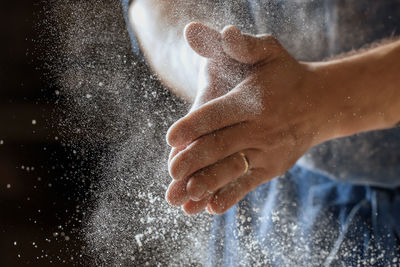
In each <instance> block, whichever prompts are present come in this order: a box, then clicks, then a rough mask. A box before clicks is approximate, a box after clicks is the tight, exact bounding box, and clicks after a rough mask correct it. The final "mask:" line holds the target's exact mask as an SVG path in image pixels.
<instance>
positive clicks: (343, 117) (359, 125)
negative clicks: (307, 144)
mask: <svg viewBox="0 0 400 267" xmlns="http://www.w3.org/2000/svg"><path fill="white" fill-rule="evenodd" d="M312 68H314V70H315V72H316V77H317V80H319V86H320V89H321V90H320V92H321V99H322V101H323V102H324V103H321V105H324V104H325V105H327V106H329V105H330V103H336V105H337V104H339V106H337V107H336V110H339V112H338V111H335V112H333V109H332V112H330V114H327V116H326V117H327V119H328V120H329V125H330V126H331V127H327V128H328V129H329V128H331V129H330V130H332V129H335V130H334V131H335V135H336V137H340V136H346V135H352V134H355V133H358V132H364V131H369V130H377V129H384V128H391V127H393V126H394V125H395V124H396V123H397V122H399V121H400V41H394V42H392V43H390V44H386V45H382V46H379V47H377V48H374V49H371V50H369V51H367V52H362V53H359V54H356V55H353V56H350V57H347V58H343V59H340V60H333V61H329V62H325V63H315V64H312ZM327 90H330V91H334V92H335V95H334V99H332V94H325V95H330V98H329V99H328V98H324V92H326V91H327ZM338 108H339V109H338Z"/></svg>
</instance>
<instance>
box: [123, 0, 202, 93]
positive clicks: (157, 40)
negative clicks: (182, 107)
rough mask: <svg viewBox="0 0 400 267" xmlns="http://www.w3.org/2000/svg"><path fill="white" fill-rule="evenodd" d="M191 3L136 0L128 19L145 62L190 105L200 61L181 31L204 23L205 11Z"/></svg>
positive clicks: (174, 0)
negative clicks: (192, 23) (191, 25)
mask: <svg viewBox="0 0 400 267" xmlns="http://www.w3.org/2000/svg"><path fill="white" fill-rule="evenodd" d="M192 5H193V1H187V0H186V1H184V0H169V1H165V0H135V1H134V2H133V3H132V4H131V7H130V11H129V17H130V22H131V26H132V27H133V29H134V31H135V33H136V35H137V37H138V40H139V43H140V46H141V50H142V51H143V53H144V55H145V57H146V60H147V61H148V63H149V64H150V66H151V68H152V69H153V71H154V72H155V73H157V74H158V76H159V77H160V79H161V81H162V82H163V83H164V84H165V85H166V86H167V87H169V88H170V90H171V91H172V92H174V93H175V94H177V95H179V96H181V97H182V98H184V99H186V100H189V101H193V100H194V98H195V96H196V89H197V79H198V75H199V69H200V64H201V61H202V58H201V57H200V56H199V55H197V54H196V53H195V52H194V51H193V50H192V49H191V48H190V47H189V46H188V44H187V43H186V41H185V40H184V37H183V30H184V27H185V26H186V25H187V24H188V23H189V22H191V21H194V20H195V21H205V22H207V19H206V16H205V12H204V11H205V9H204V8H203V9H202V10H199V9H196V8H193V6H192Z"/></svg>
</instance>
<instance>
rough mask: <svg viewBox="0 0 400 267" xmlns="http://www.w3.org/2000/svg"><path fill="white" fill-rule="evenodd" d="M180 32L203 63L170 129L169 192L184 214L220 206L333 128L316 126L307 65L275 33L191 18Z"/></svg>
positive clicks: (318, 114) (316, 105)
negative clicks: (189, 99)
mask: <svg viewBox="0 0 400 267" xmlns="http://www.w3.org/2000/svg"><path fill="white" fill-rule="evenodd" d="M185 37H186V40H187V42H188V44H189V45H190V46H191V48H192V49H193V50H194V51H195V52H196V53H197V54H199V55H200V56H203V57H204V65H203V67H202V70H201V73H200V77H199V88H198V95H197V98H196V100H195V102H194V105H193V108H192V109H191V111H190V112H189V113H188V114H187V115H186V116H184V117H183V118H181V119H180V120H179V121H177V122H176V123H175V124H174V125H173V126H172V127H171V128H170V129H169V131H168V134H167V141H168V144H169V145H170V146H172V151H171V154H170V158H169V171H170V174H171V176H172V177H173V181H172V183H171V184H170V186H169V188H168V191H167V196H166V198H167V200H168V202H169V203H170V204H171V205H174V206H183V209H184V210H185V212H186V213H188V214H196V213H199V212H201V211H202V210H204V209H206V211H208V212H209V213H211V214H222V213H224V212H226V211H227V210H228V209H229V208H231V207H232V206H233V205H235V204H236V203H237V202H239V201H240V200H241V199H242V198H244V197H245V195H246V194H247V193H249V192H251V191H252V190H254V189H255V188H256V187H257V186H259V185H260V184H263V183H266V182H268V181H269V180H271V179H272V178H274V177H277V176H279V175H281V174H283V173H285V172H286V171H287V170H288V169H289V168H291V166H293V164H294V163H295V162H296V161H297V160H298V159H299V157H301V156H302V155H303V154H304V153H305V152H306V151H307V150H308V149H309V148H311V147H312V146H314V145H316V144H318V143H321V142H322V141H325V140H327V139H330V138H332V137H333V134H332V133H328V132H327V131H325V133H323V132H322V131H321V130H322V128H323V127H322V126H323V124H324V123H323V122H324V120H325V117H324V114H326V113H324V108H323V107H324V105H321V99H320V98H319V95H320V94H319V93H318V91H319V90H320V86H319V84H318V82H315V81H316V80H318V79H315V78H314V77H313V75H314V74H313V71H312V66H311V65H310V64H308V63H301V62H298V61H297V60H295V59H294V58H293V57H292V56H291V55H290V54H289V53H288V52H287V51H286V50H285V49H284V48H283V47H282V46H281V45H280V43H279V42H278V41H277V40H276V39H275V38H273V37H272V36H269V35H257V36H252V35H247V34H243V33H242V32H241V31H240V30H239V29H238V28H237V27H234V26H227V27H225V28H224V30H223V31H222V32H218V31H216V30H214V29H212V28H209V27H207V26H205V25H204V24H201V23H191V24H189V25H188V26H187V27H186V29H185Z"/></svg>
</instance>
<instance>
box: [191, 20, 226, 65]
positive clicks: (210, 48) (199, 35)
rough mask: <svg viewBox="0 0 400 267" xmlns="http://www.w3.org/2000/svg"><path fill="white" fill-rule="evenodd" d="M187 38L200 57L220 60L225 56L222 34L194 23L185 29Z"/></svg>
mask: <svg viewBox="0 0 400 267" xmlns="http://www.w3.org/2000/svg"><path fill="white" fill-rule="evenodd" d="M184 32H185V38H186V41H187V42H188V44H189V45H190V47H191V48H192V49H193V50H194V51H195V52H196V53H197V54H199V55H200V56H203V57H206V58H210V59H218V58H221V57H222V56H223V48H222V44H221V34H220V33H219V32H218V31H216V30H214V29H212V28H210V27H208V26H206V25H204V24H202V23H198V22H192V23H190V24H188V25H186V27H185V30H184Z"/></svg>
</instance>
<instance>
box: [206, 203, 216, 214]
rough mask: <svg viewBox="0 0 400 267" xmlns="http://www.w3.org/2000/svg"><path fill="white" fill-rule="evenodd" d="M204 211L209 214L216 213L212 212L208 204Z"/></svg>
mask: <svg viewBox="0 0 400 267" xmlns="http://www.w3.org/2000/svg"><path fill="white" fill-rule="evenodd" d="M206 211H207V212H208V213H209V214H211V215H215V214H216V213H215V212H214V210H213V209H212V208H211V206H210V205H208V206H207V208H206Z"/></svg>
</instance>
